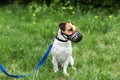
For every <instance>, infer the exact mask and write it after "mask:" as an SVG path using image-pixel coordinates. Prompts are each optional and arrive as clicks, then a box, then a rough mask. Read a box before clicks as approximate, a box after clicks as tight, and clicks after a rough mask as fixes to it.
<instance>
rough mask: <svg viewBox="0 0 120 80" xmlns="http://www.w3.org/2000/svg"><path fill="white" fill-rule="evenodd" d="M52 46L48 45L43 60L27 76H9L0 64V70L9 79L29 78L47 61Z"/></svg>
mask: <svg viewBox="0 0 120 80" xmlns="http://www.w3.org/2000/svg"><path fill="white" fill-rule="evenodd" d="M52 45H53V43H51V44H50V45H49V47H48V49H47V51H46V53H45V55H44V56H43V58H42V60H41V61H40V62H39V64H38V65H37V66H36V67H35V69H34V70H33V71H32V72H31V73H29V74H25V75H11V74H9V73H8V72H7V71H6V69H5V68H4V67H3V66H2V65H1V64H0V70H1V71H2V72H3V73H4V74H5V75H7V76H9V77H13V78H26V77H29V76H31V75H33V74H34V73H35V72H36V71H37V70H38V69H39V68H40V67H41V66H42V65H43V63H44V62H45V60H46V59H47V57H48V55H49V53H50V50H51V48H52Z"/></svg>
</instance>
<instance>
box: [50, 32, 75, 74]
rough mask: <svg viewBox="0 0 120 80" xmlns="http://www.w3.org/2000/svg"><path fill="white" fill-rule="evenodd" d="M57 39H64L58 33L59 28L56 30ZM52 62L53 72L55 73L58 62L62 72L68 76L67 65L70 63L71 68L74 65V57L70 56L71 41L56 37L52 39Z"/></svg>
mask: <svg viewBox="0 0 120 80" xmlns="http://www.w3.org/2000/svg"><path fill="white" fill-rule="evenodd" d="M57 37H58V38H59V39H62V40H66V39H65V38H64V37H63V36H62V35H61V33H60V30H59V31H58V36H57ZM51 52H52V56H53V58H52V63H53V69H54V72H55V73H56V72H57V71H58V64H60V65H61V66H62V67H63V73H64V75H65V76H69V74H68V72H67V67H68V65H69V64H70V65H71V66H72V68H73V69H75V67H74V59H73V57H72V46H71V41H67V42H61V41H59V40H57V39H55V40H54V42H53V47H52V50H51Z"/></svg>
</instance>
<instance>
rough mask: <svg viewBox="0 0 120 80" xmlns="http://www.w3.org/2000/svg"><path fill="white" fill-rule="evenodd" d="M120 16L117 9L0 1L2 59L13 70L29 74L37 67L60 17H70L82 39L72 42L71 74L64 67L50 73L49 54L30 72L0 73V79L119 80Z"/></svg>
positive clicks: (52, 36)
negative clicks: (83, 9)
mask: <svg viewBox="0 0 120 80" xmlns="http://www.w3.org/2000/svg"><path fill="white" fill-rule="evenodd" d="M33 6H34V5H33ZM119 20H120V11H117V12H114V13H109V12H107V10H90V11H87V12H85V11H84V12H82V11H81V10H79V9H74V8H72V7H67V8H66V7H61V8H59V9H57V10H54V9H53V8H49V7H46V6H45V5H44V6H43V7H41V6H38V7H35V9H32V6H27V7H26V8H24V6H19V5H16V4H14V5H8V6H1V7H0V64H2V65H4V67H5V68H6V69H7V71H8V72H9V73H11V74H27V73H30V72H31V71H32V70H33V69H34V68H35V66H36V65H37V64H38V63H39V61H40V60H41V59H42V57H43V55H44V53H45V52H46V50H47V48H48V46H49V44H50V43H51V42H53V40H54V37H55V35H56V34H57V31H58V24H59V23H60V22H68V21H71V22H73V23H74V24H75V25H76V27H77V30H78V31H80V32H81V33H82V34H83V40H82V41H81V42H80V43H77V44H76V43H72V46H73V57H74V59H75V66H76V68H77V70H76V71H74V70H72V69H71V67H68V72H69V74H70V76H69V77H65V76H63V74H62V69H60V70H59V72H58V73H57V74H55V73H54V71H53V68H52V63H51V59H52V56H51V54H50V55H49V56H48V58H47V60H46V61H45V63H44V64H43V66H42V67H41V68H40V69H39V71H37V73H35V74H34V75H33V76H31V77H29V78H25V79H13V78H10V77H7V76H6V75H4V74H3V73H2V72H0V80H120V33H119V32H120V21H119Z"/></svg>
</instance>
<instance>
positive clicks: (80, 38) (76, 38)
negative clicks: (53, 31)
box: [62, 31, 83, 43]
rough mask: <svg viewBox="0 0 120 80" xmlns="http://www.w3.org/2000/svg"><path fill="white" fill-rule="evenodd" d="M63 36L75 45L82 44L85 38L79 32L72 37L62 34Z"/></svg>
mask: <svg viewBox="0 0 120 80" xmlns="http://www.w3.org/2000/svg"><path fill="white" fill-rule="evenodd" d="M62 35H63V36H64V37H65V38H66V39H68V40H70V41H72V42H75V43H77V42H80V41H81V40H82V37H83V36H82V34H81V33H79V32H78V31H75V32H74V33H73V34H72V35H66V34H63V33H62Z"/></svg>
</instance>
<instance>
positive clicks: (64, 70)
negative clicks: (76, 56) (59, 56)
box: [63, 59, 69, 76]
mask: <svg viewBox="0 0 120 80" xmlns="http://www.w3.org/2000/svg"><path fill="white" fill-rule="evenodd" d="M68 64H69V59H67V60H66V61H65V63H64V66H63V74H64V75H65V76H69V74H68V72H67V67H68Z"/></svg>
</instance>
